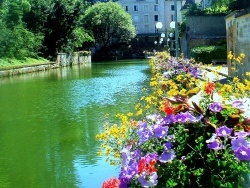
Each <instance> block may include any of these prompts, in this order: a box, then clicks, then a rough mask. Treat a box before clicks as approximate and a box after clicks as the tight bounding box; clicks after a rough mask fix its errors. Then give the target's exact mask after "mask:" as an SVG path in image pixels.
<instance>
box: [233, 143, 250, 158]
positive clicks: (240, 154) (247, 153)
mask: <svg viewBox="0 0 250 188" xmlns="http://www.w3.org/2000/svg"><path fill="white" fill-rule="evenodd" d="M234 153H235V156H236V157H237V158H238V159H239V160H241V161H249V160H250V149H249V148H248V147H246V146H240V147H239V148H238V149H237V150H235V151H234Z"/></svg>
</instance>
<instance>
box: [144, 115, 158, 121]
mask: <svg viewBox="0 0 250 188" xmlns="http://www.w3.org/2000/svg"><path fill="white" fill-rule="evenodd" d="M160 118H161V116H160V115H159V114H150V115H147V116H146V119H148V120H151V121H153V122H155V121H157V120H159V119H160Z"/></svg>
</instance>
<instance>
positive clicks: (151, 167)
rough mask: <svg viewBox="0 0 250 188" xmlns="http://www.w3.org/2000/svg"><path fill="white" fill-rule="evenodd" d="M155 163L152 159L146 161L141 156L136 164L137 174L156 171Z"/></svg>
mask: <svg viewBox="0 0 250 188" xmlns="http://www.w3.org/2000/svg"><path fill="white" fill-rule="evenodd" d="M155 164H156V161H155V160H154V159H152V160H150V161H149V162H148V163H146V160H145V158H142V159H141V160H140V161H139V164H138V174H141V173H142V172H146V173H147V174H151V173H152V172H156V171H157V169H156V168H155Z"/></svg>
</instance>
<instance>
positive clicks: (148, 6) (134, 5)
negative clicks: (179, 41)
mask: <svg viewBox="0 0 250 188" xmlns="http://www.w3.org/2000/svg"><path fill="white" fill-rule="evenodd" d="M117 2H118V3H120V4H121V5H122V6H123V7H124V9H125V10H126V11H127V12H128V13H129V14H130V15H131V16H132V19H133V22H134V25H135V27H136V31H137V36H136V38H135V42H136V43H138V44H141V46H143V47H150V46H151V47H152V46H153V47H154V45H159V43H160V38H161V34H162V33H164V34H165V38H163V39H162V40H163V41H162V43H161V44H160V45H161V46H162V47H163V46H164V45H165V44H166V43H167V36H168V34H169V32H170V23H171V22H172V21H174V13H175V7H174V0H119V1H117ZM185 2H186V1H185V0H177V21H178V22H181V21H182V16H181V8H182V6H183V5H184V3H185ZM157 22H161V23H162V28H160V29H157V28H156V23H157ZM155 48H156V46H155Z"/></svg>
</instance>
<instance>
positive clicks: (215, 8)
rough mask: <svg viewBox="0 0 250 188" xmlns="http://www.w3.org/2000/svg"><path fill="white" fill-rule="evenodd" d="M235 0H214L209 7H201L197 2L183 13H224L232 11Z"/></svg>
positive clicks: (186, 14)
mask: <svg viewBox="0 0 250 188" xmlns="http://www.w3.org/2000/svg"><path fill="white" fill-rule="evenodd" d="M235 1H236V0H214V1H212V4H211V6H210V7H209V8H205V9H202V8H201V7H200V6H198V5H197V4H193V5H191V6H190V7H189V8H188V9H187V10H186V11H185V12H184V13H183V14H184V15H185V16H202V15H211V14H212V15H226V14H229V13H230V12H231V11H232V8H233V6H232V5H233V4H234V2H235Z"/></svg>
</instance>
